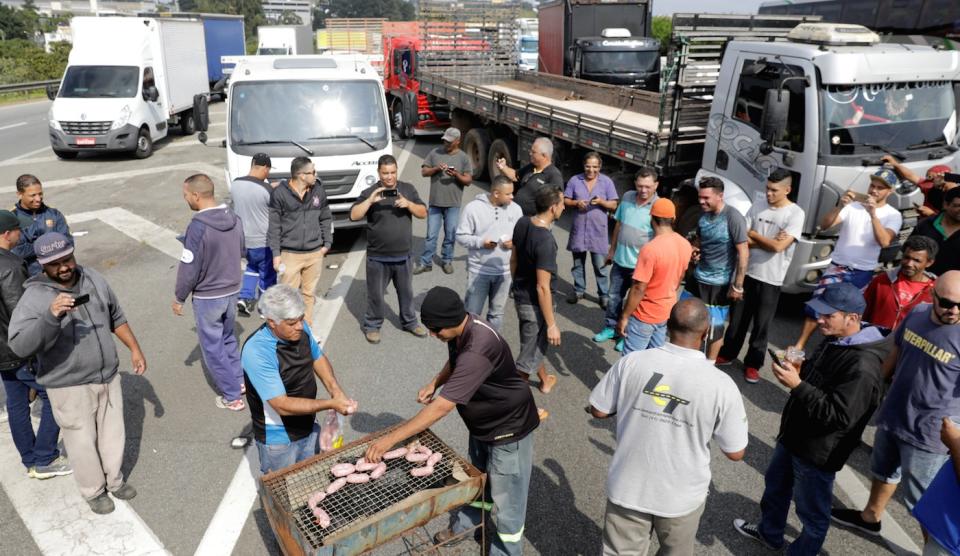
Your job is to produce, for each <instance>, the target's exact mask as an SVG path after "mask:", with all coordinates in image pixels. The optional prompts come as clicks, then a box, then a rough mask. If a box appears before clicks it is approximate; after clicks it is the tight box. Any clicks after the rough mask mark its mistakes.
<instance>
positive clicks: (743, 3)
mask: <svg viewBox="0 0 960 556" xmlns="http://www.w3.org/2000/svg"><path fill="white" fill-rule="evenodd" d="M762 2H763V0H733V1H731V0H653V15H671V14H673V13H675V12H687V13H738V14H755V13H757V8H758V7H759V6H760V4H761V3H762Z"/></svg>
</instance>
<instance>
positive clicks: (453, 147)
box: [413, 127, 473, 274]
mask: <svg viewBox="0 0 960 556" xmlns="http://www.w3.org/2000/svg"><path fill="white" fill-rule="evenodd" d="M440 140H441V141H443V146H442V147H437V148H435V149H433V150H432V151H430V154H428V155H427V157H426V158H425V159H423V165H422V166H420V175H421V176H423V177H425V178H427V177H429V178H430V199H429V203H430V207H429V208H428V209H427V238H426V241H424V243H423V255H421V256H420V262H419V263H417V265H416V266H414V267H413V273H414V274H420V273H421V272H429V271H431V270H433V256H434V255H436V254H437V240H438V239H440V227H441V225H442V227H443V250H442V251H441V252H440V268H442V269H443V272H445V273H446V274H453V247H454V245H453V240H454V238H455V237H456V235H457V223H458V222H459V221H460V201H461V200H462V198H463V188H464V187H467V186H468V185H470V183H472V182H473V166H472V165H471V164H470V157H468V156H467V153H465V152H463V151H461V150H460V130H459V129H457V128H455V127H451V128H447V130H446V131H444V132H443V137H441V138H440Z"/></svg>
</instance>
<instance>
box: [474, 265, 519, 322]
mask: <svg viewBox="0 0 960 556" xmlns="http://www.w3.org/2000/svg"><path fill="white" fill-rule="evenodd" d="M512 281H513V279H512V278H511V277H510V275H509V274H478V273H475V272H469V273H468V274H467V295H466V298H465V299H464V300H463V304H464V306H465V307H466V308H467V312H469V313H473V314H474V315H477V316H482V315H483V304H484V303H486V302H487V301H488V300H489V302H490V305H489V307H488V308H487V322H489V323H490V326H492V327H493V328H494V329H496V330H497V331H498V332H499V331H500V325H501V324H503V308H504V307H505V306H506V304H507V293H509V292H510V283H511V282H512Z"/></svg>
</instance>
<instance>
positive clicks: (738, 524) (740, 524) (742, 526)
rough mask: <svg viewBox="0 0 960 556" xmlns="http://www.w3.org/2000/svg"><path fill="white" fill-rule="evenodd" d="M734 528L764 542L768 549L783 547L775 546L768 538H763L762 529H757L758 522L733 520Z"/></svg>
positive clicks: (744, 534)
mask: <svg viewBox="0 0 960 556" xmlns="http://www.w3.org/2000/svg"><path fill="white" fill-rule="evenodd" d="M733 528H734V529H736V530H737V533H740V534H741V535H743V536H744V537H747V538H748V539H753V540H755V541H757V542H758V543H760V544H762V545H763V546H764V547H766V548H767V550H780V548H781V547H779V546H773V545H772V544H770V543H768V542H767V539H765V538H763V535H761V534H760V530H759V529H757V524H755V523H747V522H746V521H744V520H742V519H734V520H733Z"/></svg>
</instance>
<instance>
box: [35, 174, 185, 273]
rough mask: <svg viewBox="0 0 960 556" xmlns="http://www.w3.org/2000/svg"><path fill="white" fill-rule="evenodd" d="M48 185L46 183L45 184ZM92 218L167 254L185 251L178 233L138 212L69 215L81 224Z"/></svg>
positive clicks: (71, 221)
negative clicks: (139, 214) (178, 238)
mask: <svg viewBox="0 0 960 556" xmlns="http://www.w3.org/2000/svg"><path fill="white" fill-rule="evenodd" d="M44 185H46V184H44ZM90 220H101V221H103V223H104V224H107V225H109V226H111V227H113V228H115V229H116V230H117V231H118V232H120V233H122V234H124V235H126V236H128V237H130V238H132V239H134V240H136V241H140V242H143V243H146V244H147V245H149V246H150V247H153V248H154V249H156V250H157V251H160V252H161V253H163V254H165V255H169V256H170V257H173V258H174V259H177V260H179V259H180V254H181V253H183V244H182V243H180V242H179V241H178V240H177V234H176V233H174V232H173V231H172V230H170V229H168V228H164V227H162V226H157V225H156V224H154V223H153V222H151V221H149V220H147V219H146V218H143V217H141V216H137V215H136V214H134V213H132V212H130V211H128V210H126V209H122V208H120V207H112V208H107V209H102V210H93V211H90V212H79V213H76V214H70V215H68V216H67V223H69V224H71V225H73V224H79V223H80V222H89V221H90Z"/></svg>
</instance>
